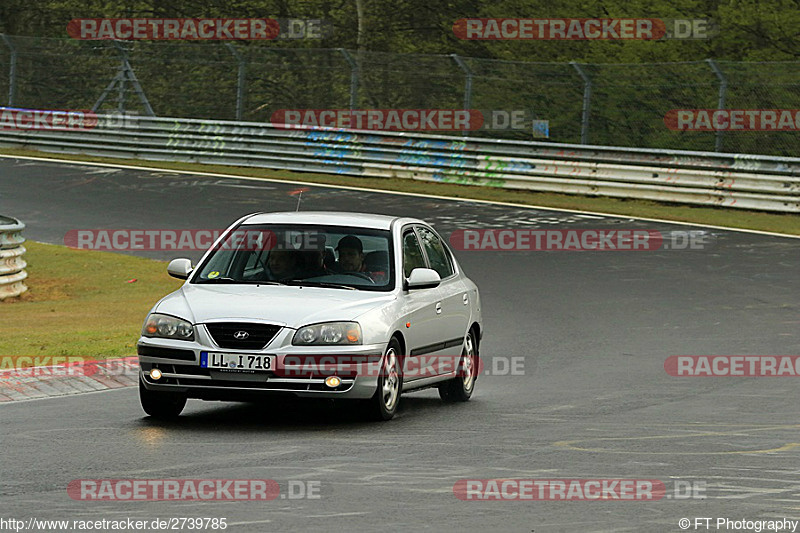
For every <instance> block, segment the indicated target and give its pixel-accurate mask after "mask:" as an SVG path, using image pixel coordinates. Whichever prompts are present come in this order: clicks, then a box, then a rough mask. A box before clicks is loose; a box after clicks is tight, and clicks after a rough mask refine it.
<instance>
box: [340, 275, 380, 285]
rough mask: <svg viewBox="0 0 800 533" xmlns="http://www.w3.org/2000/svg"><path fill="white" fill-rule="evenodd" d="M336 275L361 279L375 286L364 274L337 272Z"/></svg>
mask: <svg viewBox="0 0 800 533" xmlns="http://www.w3.org/2000/svg"><path fill="white" fill-rule="evenodd" d="M338 274H339V275H340V276H355V277H357V278H363V279H365V280H367V281H369V282H370V283H372V284H373V285H375V280H374V279H372V278H371V277H369V276H368V275H367V274H364V273H363V272H338Z"/></svg>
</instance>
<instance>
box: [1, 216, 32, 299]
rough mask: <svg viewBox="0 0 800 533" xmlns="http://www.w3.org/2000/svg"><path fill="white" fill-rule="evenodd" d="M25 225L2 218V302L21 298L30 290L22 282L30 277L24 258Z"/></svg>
mask: <svg viewBox="0 0 800 533" xmlns="http://www.w3.org/2000/svg"><path fill="white" fill-rule="evenodd" d="M23 229H25V224H23V223H22V222H20V221H19V220H17V219H15V218H9V217H4V216H0V300H4V299H6V298H10V297H12V296H19V295H20V294H22V293H23V292H25V291H27V290H28V287H26V286H25V284H24V283H23V282H22V281H23V280H24V279H25V278H27V277H28V273H27V272H25V270H24V269H25V267H26V266H28V264H27V263H26V262H25V260H24V259H23V258H22V254H24V253H25V247H24V246H22V243H23V242H25V238H24V237H23V236H22V230H23Z"/></svg>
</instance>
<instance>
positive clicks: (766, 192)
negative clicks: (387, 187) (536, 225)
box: [0, 115, 800, 213]
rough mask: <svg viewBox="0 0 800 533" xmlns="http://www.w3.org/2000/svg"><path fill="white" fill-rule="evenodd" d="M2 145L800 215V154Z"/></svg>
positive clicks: (339, 133) (112, 139) (80, 137)
mask: <svg viewBox="0 0 800 533" xmlns="http://www.w3.org/2000/svg"><path fill="white" fill-rule="evenodd" d="M1 127H2V126H1V125H0V128H1ZM0 146H13V147H25V148H31V149H35V150H41V151H46V152H57V153H70V154H87V155H94V156H108V157H120V158H136V159H144V160H152V161H184V162H198V163H210V164H223V165H236V166H252V167H264V168H272V169H285V170H293V171H300V172H322V173H335V174H347V175H353V176H364V177H386V178H389V177H392V178H405V179H414V180H422V181H435V182H444V183H459V184H468V185H482V186H489V187H501V188H506V189H526V190H531V191H543V192H556V193H565V194H584V195H589V196H608V197H615V198H639V199H647V200H658V201H664V202H677V203H685V204H699V205H711V206H722V207H735V208H744V209H757V210H764V211H777V212H791V213H796V212H800V177H799V176H800V158H783V157H775V156H757V155H747V154H721V153H710V152H688V151H675V150H646V149H637V148H621V147H604V146H588V145H566V144H555V143H547V142H521V141H507V140H499V139H485V138H484V139H481V138H467V137H457V136H443V135H427V134H418V133H401V132H375V131H364V130H341V129H330V128H317V127H300V128H298V127H296V126H295V127H292V128H291V129H286V128H283V127H281V126H280V125H273V124H263V123H253V122H229V121H217V120H200V119H173V118H153V117H130V116H128V117H125V118H120V117H116V116H113V115H105V116H103V115H101V116H100V117H99V120H98V123H97V125H96V126H95V127H93V128H91V129H84V130H70V131H56V130H31V129H22V130H9V129H0Z"/></svg>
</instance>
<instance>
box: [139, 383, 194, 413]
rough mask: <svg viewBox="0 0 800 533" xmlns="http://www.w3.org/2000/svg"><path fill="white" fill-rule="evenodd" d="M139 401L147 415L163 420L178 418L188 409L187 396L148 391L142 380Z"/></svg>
mask: <svg viewBox="0 0 800 533" xmlns="http://www.w3.org/2000/svg"><path fill="white" fill-rule="evenodd" d="M139 401H140V402H141V403H142V409H144V412H145V413H147V414H148V415H150V416H152V417H153V418H158V419H162V420H168V419H171V418H177V417H178V416H179V415H180V414H181V411H183V408H184V407H186V395H185V394H180V393H177V392H161V391H152V390H147V389H146V388H144V383H142V380H141V379H140V380H139Z"/></svg>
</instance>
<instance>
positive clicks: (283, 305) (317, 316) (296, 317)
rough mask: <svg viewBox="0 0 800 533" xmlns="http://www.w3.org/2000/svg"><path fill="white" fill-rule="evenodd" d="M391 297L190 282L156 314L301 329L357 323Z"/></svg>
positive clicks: (302, 288) (203, 320)
mask: <svg viewBox="0 0 800 533" xmlns="http://www.w3.org/2000/svg"><path fill="white" fill-rule="evenodd" d="M393 299H394V295H392V294H391V293H375V292H367V291H350V290H345V289H330V288H322V287H293V286H276V285H258V286H256V285H213V286H210V285H198V284H186V285H184V286H183V287H181V288H180V289H179V290H177V291H175V292H173V293H172V294H170V295H168V296H166V297H165V298H164V299H163V300H161V301H160V302H159V303H158V305H157V306H156V308H155V309H154V311H155V312H159V313H165V314H168V315H173V316H177V317H180V318H184V319H187V320H190V321H191V322H192V323H194V324H200V323H203V322H207V321H210V320H214V321H216V320H258V321H266V322H269V323H272V324H280V325H285V326H288V327H290V328H299V327H302V326H305V325H307V324H313V323H316V322H327V321H333V320H353V319H355V318H356V317H357V316H359V315H361V314H363V313H365V312H367V311H369V310H370V309H373V308H375V307H377V306H379V305H381V304H383V303H386V302H389V301H391V300H393Z"/></svg>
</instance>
